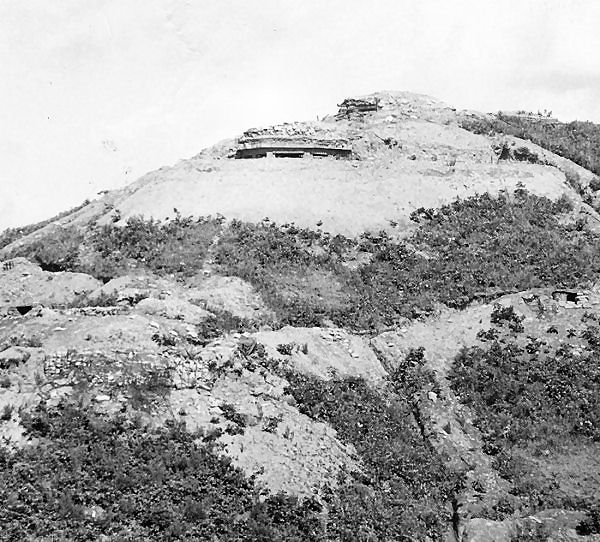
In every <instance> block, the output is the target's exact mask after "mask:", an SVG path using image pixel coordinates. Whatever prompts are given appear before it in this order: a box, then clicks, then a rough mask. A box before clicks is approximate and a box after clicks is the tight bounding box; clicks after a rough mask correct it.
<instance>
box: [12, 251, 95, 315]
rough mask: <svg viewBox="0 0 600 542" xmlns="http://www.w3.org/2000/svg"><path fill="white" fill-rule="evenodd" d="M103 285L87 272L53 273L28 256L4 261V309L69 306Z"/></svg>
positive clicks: (21, 309)
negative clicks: (30, 259) (44, 269)
mask: <svg viewBox="0 0 600 542" xmlns="http://www.w3.org/2000/svg"><path fill="white" fill-rule="evenodd" d="M100 285H101V282H100V281H99V280H96V279H95V278H93V277H91V276H90V275H86V274H84V273H69V272H58V273H50V272H48V271H43V270H42V268H41V267H40V266H39V265H36V264H34V263H32V262H30V261H29V260H27V259H25V258H13V259H11V260H5V261H3V262H0V312H4V313H6V312H8V311H11V310H13V311H18V312H21V313H24V312H23V311H26V310H27V309H28V308H31V307H34V306H40V305H42V306H46V307H48V306H66V305H69V304H70V303H72V302H73V301H75V299H77V298H78V297H80V296H82V295H85V294H88V293H90V292H92V291H93V290H95V289H96V288H98V287H99V286H100ZM19 309H20V310H19Z"/></svg>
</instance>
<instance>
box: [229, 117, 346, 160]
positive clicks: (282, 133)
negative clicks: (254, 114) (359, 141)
mask: <svg viewBox="0 0 600 542" xmlns="http://www.w3.org/2000/svg"><path fill="white" fill-rule="evenodd" d="M336 136H337V134H336V133H335V132H333V131H330V130H326V129H323V128H322V127H321V126H319V125H314V124H311V123H292V124H280V125H276V126H270V127H268V128H251V129H249V130H246V131H245V132H244V134H243V135H242V137H240V138H239V139H238V141H237V149H236V153H235V158H267V157H274V158H310V157H316V158H321V157H333V158H349V157H350V156H351V155H352V148H351V147H350V144H349V142H348V140H346V139H344V138H341V137H336Z"/></svg>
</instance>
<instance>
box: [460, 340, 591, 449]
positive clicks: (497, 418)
mask: <svg viewBox="0 0 600 542" xmlns="http://www.w3.org/2000/svg"><path fill="white" fill-rule="evenodd" d="M588 332H589V333H590V334H591V335H592V337H591V338H590V340H588V346H587V350H586V352H585V355H581V356H578V355H574V354H573V351H572V348H571V347H570V346H568V345H562V346H560V347H559V348H557V349H556V350H555V351H553V352H549V353H548V354H545V353H543V352H542V351H541V349H540V342H541V341H539V340H535V339H530V340H529V344H528V345H527V346H526V347H525V348H523V347H521V346H520V345H518V344H517V343H516V342H512V341H510V342H507V343H505V344H501V343H499V342H497V341H495V342H493V343H492V344H491V345H490V346H488V347H485V348H482V347H479V346H476V347H472V348H467V349H464V350H462V351H461V353H460V354H459V355H458V356H457V358H456V360H455V363H454V365H453V367H452V369H451V371H450V374H449V378H450V383H451V385H452V387H453V389H454V390H455V392H456V393H457V394H458V395H459V397H460V398H461V400H462V401H463V402H464V403H465V404H467V405H469V406H470V407H471V408H472V409H473V410H474V412H475V413H476V415H477V424H478V426H479V427H480V429H481V430H482V432H483V434H484V437H485V439H486V442H487V443H488V448H489V449H492V450H494V449H495V450H500V449H502V448H503V447H505V446H509V447H510V446H514V445H526V444H527V443H528V442H535V443H536V444H539V445H543V446H546V447H553V444H555V443H557V442H558V443H560V442H562V443H565V442H569V441H571V440H572V439H573V438H577V437H581V438H591V439H593V440H600V429H599V427H600V425H599V424H600V398H598V397H597V394H596V392H595V391H594V390H595V389H596V386H597V385H598V383H599V382H600V364H599V363H598V355H599V354H600V350H599V348H598V345H596V344H594V342H593V341H594V340H596V339H597V338H598V330H597V328H593V329H592V328H589V330H588Z"/></svg>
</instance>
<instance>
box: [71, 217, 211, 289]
mask: <svg viewBox="0 0 600 542" xmlns="http://www.w3.org/2000/svg"><path fill="white" fill-rule="evenodd" d="M220 227H221V221H219V220H216V219H212V218H210V217H208V218H201V219H198V220H193V219H192V218H191V217H188V218H182V217H181V216H180V215H179V214H177V215H176V218H175V219H174V220H171V221H168V222H165V223H161V222H160V221H157V220H154V219H144V218H143V217H132V218H130V219H128V220H127V223H126V224H125V225H124V226H116V225H114V224H107V225H104V226H101V227H96V228H95V229H94V230H92V232H91V234H90V236H89V239H88V240H87V243H88V244H89V248H90V250H91V251H92V253H93V254H94V257H92V258H91V261H89V260H88V261H87V262H86V263H85V264H84V265H83V269H84V270H86V272H89V273H90V274H92V275H94V276H95V277H97V278H99V279H101V280H103V281H105V282H107V281H108V280H110V279H111V278H114V277H115V276H119V275H123V274H126V273H127V272H128V271H129V269H131V268H132V267H136V266H139V267H143V268H145V269H148V270H150V271H154V272H156V273H159V274H173V273H174V274H180V275H183V276H191V275H193V274H195V273H197V272H198V271H199V270H200V269H201V268H202V267H203V265H204V259H205V257H206V253H207V251H208V247H209V246H210V244H211V243H212V241H213V238H214V237H215V235H216V234H217V232H218V231H219V229H220Z"/></svg>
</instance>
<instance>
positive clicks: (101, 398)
mask: <svg viewBox="0 0 600 542" xmlns="http://www.w3.org/2000/svg"><path fill="white" fill-rule="evenodd" d="M94 401H96V402H97V403H105V402H106V401H110V396H108V395H105V394H100V395H96V397H94Z"/></svg>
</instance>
